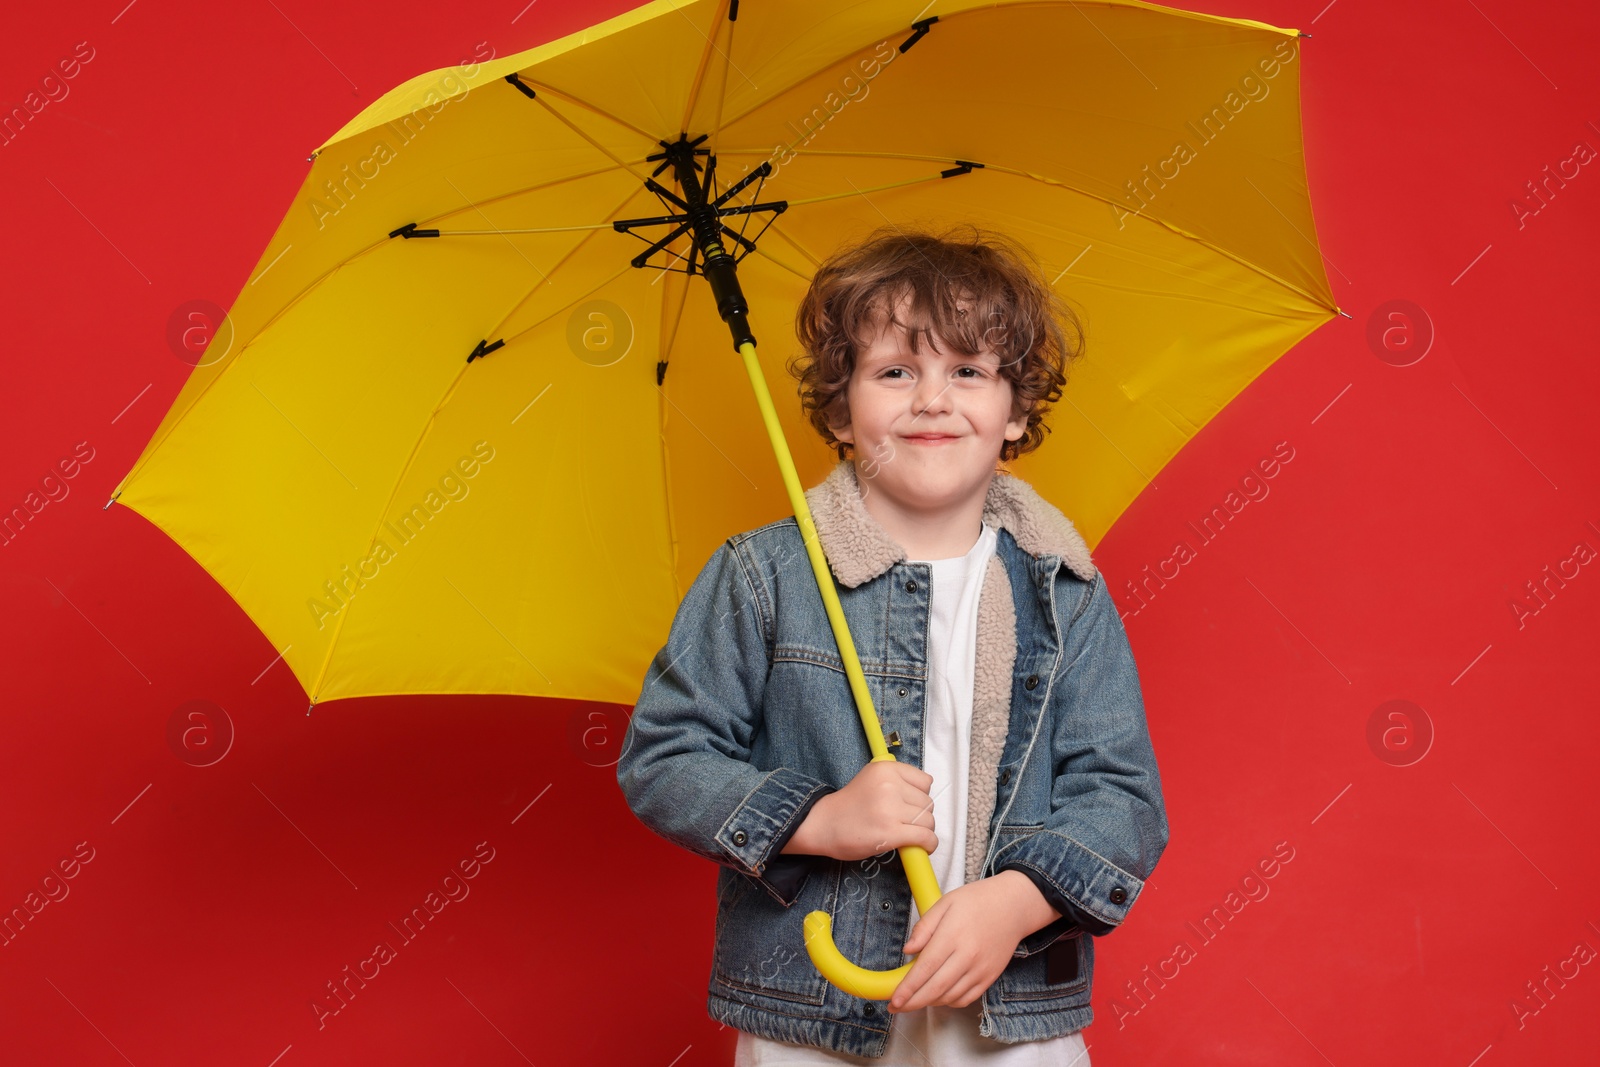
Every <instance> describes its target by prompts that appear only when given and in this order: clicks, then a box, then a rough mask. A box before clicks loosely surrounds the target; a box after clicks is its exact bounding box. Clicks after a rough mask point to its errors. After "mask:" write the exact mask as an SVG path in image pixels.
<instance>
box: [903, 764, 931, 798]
mask: <svg viewBox="0 0 1600 1067" xmlns="http://www.w3.org/2000/svg"><path fill="white" fill-rule="evenodd" d="M895 766H897V767H899V768H900V777H901V778H902V779H904V780H905V781H907V782H909V783H910V784H911V785H912V786H913V787H915V788H916V789H918V790H920V791H921V792H924V793H926V792H927V791H928V790H929V789H930V788H932V786H933V775H931V774H929V773H928V772H927V771H925V770H923V769H922V768H921V767H913V766H911V764H909V763H898V764H896V765H895Z"/></svg>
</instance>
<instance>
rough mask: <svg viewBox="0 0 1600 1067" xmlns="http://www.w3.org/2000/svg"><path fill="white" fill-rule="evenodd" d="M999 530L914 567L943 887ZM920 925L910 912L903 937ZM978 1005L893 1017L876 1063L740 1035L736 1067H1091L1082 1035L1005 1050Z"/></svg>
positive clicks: (954, 840)
mask: <svg viewBox="0 0 1600 1067" xmlns="http://www.w3.org/2000/svg"><path fill="white" fill-rule="evenodd" d="M995 536H996V535H995V531H994V529H993V528H992V527H991V526H990V525H989V524H988V523H984V524H983V531H982V533H980V534H979V535H978V540H977V542H976V543H975V544H974V545H973V546H972V548H971V549H969V550H968V551H967V553H966V554H965V555H962V556H955V557H953V558H951V559H934V560H911V561H908V562H920V563H927V564H929V566H930V567H931V569H932V574H931V577H930V581H931V583H932V586H933V588H932V593H931V597H932V599H931V601H930V614H929V618H928V665H929V672H928V673H929V679H928V717H927V724H926V725H927V731H926V738H925V743H924V746H923V756H922V769H923V770H925V771H927V772H928V773H929V774H931V775H932V776H933V787H932V796H933V825H934V831H935V833H936V834H937V836H938V838H939V847H938V848H936V849H934V850H933V852H932V853H931V854H930V855H929V857H928V858H929V859H930V860H931V861H932V862H933V873H934V874H935V875H937V876H938V879H939V888H940V889H941V890H942V891H943V892H945V893H948V892H950V891H951V890H953V889H955V888H956V887H958V886H960V885H962V884H963V883H965V881H966V860H965V857H966V851H967V845H966V841H967V767H968V757H969V751H970V741H971V736H972V686H973V677H974V674H975V672H976V666H977V656H978V597H979V594H980V593H981V592H982V590H983V579H984V573H985V571H986V569H987V568H988V565H989V559H990V557H991V556H993V555H994V551H995ZM918 918H919V914H918V910H917V906H916V904H915V903H913V904H912V905H911V921H910V923H909V924H908V925H907V926H906V937H907V938H908V939H909V938H910V937H911V928H912V927H913V926H915V925H916V922H917V919H918ZM980 1005H981V998H980V1000H974V1001H973V1002H972V1003H971V1004H969V1005H967V1006H966V1007H965V1008H956V1007H951V1006H949V1005H945V1004H930V1005H928V1006H927V1007H925V1008H923V1009H921V1010H920V1011H913V1012H902V1013H898V1014H895V1015H892V1016H891V1017H890V1018H891V1023H890V1029H889V1047H888V1048H887V1050H885V1052H884V1055H883V1056H881V1057H876V1058H874V1057H869V1056H851V1055H847V1054H844V1053H839V1052H834V1051H833V1050H831V1049H823V1048H818V1047H816V1046H815V1045H795V1044H790V1043H789V1042H787V1041H773V1040H770V1039H768V1038H764V1037H759V1036H757V1035H755V1034H752V1033H749V1032H748V1031H740V1033H739V1044H738V1049H737V1051H736V1052H735V1055H734V1067H837V1065H838V1064H856V1065H858V1067H965V1065H967V1064H983V1065H986V1067H1089V1056H1088V1051H1087V1049H1086V1048H1085V1047H1084V1042H1083V1034H1082V1033H1081V1032H1079V1033H1072V1034H1063V1035H1061V1036H1060V1037H1054V1038H1047V1039H1045V1040H1043V1041H1023V1042H1018V1043H1015V1044H1009V1045H1008V1044H1004V1043H1002V1042H999V1041H996V1040H994V1039H993V1038H989V1037H980V1036H978V1019H979V1015H980V1014H981V1007H980Z"/></svg>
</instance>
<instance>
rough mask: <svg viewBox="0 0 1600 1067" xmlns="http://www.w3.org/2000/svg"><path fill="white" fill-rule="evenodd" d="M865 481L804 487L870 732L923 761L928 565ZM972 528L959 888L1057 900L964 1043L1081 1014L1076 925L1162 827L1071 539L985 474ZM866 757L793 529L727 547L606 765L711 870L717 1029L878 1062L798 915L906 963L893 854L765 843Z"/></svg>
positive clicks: (1031, 501)
mask: <svg viewBox="0 0 1600 1067" xmlns="http://www.w3.org/2000/svg"><path fill="white" fill-rule="evenodd" d="M867 485H868V487H869V488H868V489H867V491H868V492H870V479H869V480H868V481H867ZM862 492H863V490H862V488H861V483H860V481H858V478H857V475H856V470H855V466H854V464H853V462H851V461H849V460H844V461H841V462H840V463H839V464H838V466H837V467H836V468H835V469H834V470H833V471H832V472H831V473H830V474H829V475H828V477H827V479H826V480H825V481H823V482H822V483H821V484H820V485H818V486H815V487H814V488H812V489H810V490H808V491H807V493H806V499H807V504H808V506H809V507H810V509H811V512H812V519H813V521H814V523H815V524H816V527H817V535H818V538H819V539H820V541H821V544H822V548H823V551H824V554H825V555H826V556H827V559H828V562H829V566H830V568H831V569H832V572H833V577H834V578H835V579H836V582H837V585H838V587H839V599H840V604H841V606H842V608H843V609H844V614H845V618H846V620H847V621H848V623H849V627H850V633H851V636H852V638H853V639H854V642H855V645H856V651H857V654H858V656H859V657H860V660H861V665H862V669H863V671H864V673H865V676H866V680H867V684H868V687H869V689H870V691H871V693H872V699H873V701H874V704H875V706H876V710H877V714H878V717H879V721H880V723H881V725H882V728H883V732H884V736H885V739H886V740H887V742H888V744H889V745H890V750H891V751H892V752H893V753H894V755H895V757H896V758H897V759H900V760H904V761H907V762H909V763H911V764H912V765H914V766H918V767H920V766H921V765H922V746H923V739H924V736H925V729H924V716H925V714H926V707H927V700H928V683H929V673H928V663H927V649H928V617H929V593H930V587H929V579H930V573H931V570H932V568H931V567H929V565H928V564H927V563H912V562H907V555H906V552H905V550H904V549H903V548H902V547H901V546H900V545H899V544H897V543H896V542H895V541H894V539H893V538H892V537H891V536H890V535H889V534H888V532H887V531H886V530H884V528H883V527H882V526H881V525H880V524H879V523H878V522H877V521H876V520H875V519H874V518H873V517H872V516H871V514H870V513H869V512H868V511H867V510H866V507H865V504H864V503H863V497H862ZM983 518H984V521H985V522H987V523H988V524H989V525H990V526H992V527H994V528H995V529H996V534H997V543H996V547H995V553H994V555H993V556H992V557H991V558H990V562H989V565H988V571H987V573H986V574H985V578H984V582H983V585H982V587H981V592H980V595H979V605H978V626H977V654H976V664H975V671H974V686H973V713H972V726H971V730H972V741H971V763H970V773H969V793H968V800H967V819H968V821H967V827H968V829H967V841H968V849H967V854H966V855H965V856H964V857H962V859H963V860H964V864H965V867H964V870H965V874H966V880H967V881H976V880H977V879H978V878H981V877H987V876H989V875H991V874H993V873H995V872H998V871H1002V870H1016V871H1020V872H1021V873H1023V874H1025V875H1027V876H1028V877H1029V878H1030V879H1031V880H1032V881H1033V883H1034V884H1035V885H1036V886H1037V887H1038V889H1039V891H1040V892H1041V893H1042V894H1043V896H1044V897H1045V899H1046V900H1047V901H1049V903H1050V904H1051V906H1052V907H1054V908H1055V909H1056V910H1058V911H1059V912H1061V918H1059V919H1057V920H1055V921H1053V922H1051V923H1050V924H1049V925H1048V926H1045V927H1044V928H1043V929H1041V930H1038V931H1037V932H1035V933H1033V934H1031V935H1029V936H1028V937H1026V938H1024V939H1023V940H1022V942H1021V943H1020V944H1019V945H1018V946H1017V947H1016V949H1015V951H1014V952H1013V954H1012V959H1011V961H1010V963H1009V964H1008V965H1007V966H1006V969H1005V970H1004V971H1003V972H1002V973H1001V975H1000V976H999V978H997V979H996V980H995V981H994V983H993V984H992V985H990V987H989V988H988V989H987V990H985V992H984V993H983V997H982V1001H981V1004H982V1007H981V1015H980V1023H979V1033H980V1034H981V1035H982V1036H985V1037H992V1038H994V1039H995V1040H998V1041H1002V1042H1017V1041H1030V1040H1038V1039H1042V1038H1047V1037H1054V1036H1056V1035H1059V1034H1064V1033H1070V1032H1072V1031H1075V1030H1080V1029H1082V1028H1083V1027H1085V1026H1087V1025H1088V1024H1089V1023H1090V1022H1091V1021H1092V1019H1093V1013H1092V1011H1091V1009H1090V1005H1089V995H1090V985H1091V979H1092V974H1093V965H1094V942H1093V938H1094V937H1097V936H1099V935H1102V934H1106V933H1109V932H1110V931H1112V930H1114V929H1115V928H1116V927H1117V926H1119V925H1120V924H1121V923H1122V922H1123V920H1124V919H1125V918H1126V917H1127V914H1128V909H1129V908H1131V907H1133V903H1134V901H1135V900H1137V899H1138V897H1139V894H1140V892H1141V891H1142V890H1143V889H1144V882H1145V879H1146V878H1148V877H1149V876H1150V873H1151V871H1152V870H1153V869H1154V868H1155V865H1156V861H1157V860H1158V859H1159V858H1160V856H1161V853H1162V851H1163V850H1164V849H1165V848H1166V844H1167V817H1166V808H1165V805H1164V803H1163V801H1162V795H1161V782H1160V777H1159V774H1158V771H1157V768H1156V762H1155V754H1154V751H1153V749H1152V747H1151V743H1150V735H1149V732H1148V730H1147V728H1146V725H1145V717H1144V704H1143V700H1142V697H1141V693H1140V688H1139V678H1138V672H1137V669H1136V667H1135V665H1134V661H1133V656H1132V653H1131V651H1130V648H1129V645H1128V639H1127V635H1126V633H1125V632H1124V630H1123V627H1122V622H1121V619H1120V618H1119V616H1118V613H1117V610H1116V607H1115V605H1114V604H1113V603H1112V600H1111V597H1110V594H1109V593H1108V591H1107V589H1106V586H1105V582H1104V580H1103V578H1102V577H1101V576H1100V574H1099V573H1098V571H1097V570H1096V568H1095V566H1094V564H1093V562H1092V561H1091V560H1090V556H1089V550H1088V547H1087V545H1086V544H1085V543H1084V541H1083V539H1082V538H1081V537H1080V536H1079V534H1078V532H1077V531H1076V529H1074V527H1073V525H1072V523H1071V522H1070V521H1069V520H1068V519H1067V518H1066V516H1064V515H1062V513H1061V512H1060V511H1058V510H1057V509H1056V508H1055V507H1054V506H1052V505H1051V504H1049V503H1048V502H1047V501H1045V500H1044V498H1043V497H1041V496H1040V495H1039V494H1038V493H1037V491H1035V490H1034V489H1033V488H1032V487H1031V486H1030V485H1028V483H1027V482H1025V481H1023V480H1022V479H1020V478H1018V477H1016V476H1014V475H1011V474H1009V473H1006V472H1004V471H997V472H996V473H995V475H994V479H993V481H992V482H991V484H990V488H989V491H988V496H987V497H986V499H985V503H984V511H983ZM870 758H871V753H870V751H869V750H868V748H867V741H866V736H865V734H864V732H863V730H862V728H861V721H860V718H859V717H858V714H857V712H856V709H855V704H854V701H853V699H852V696H851V692H850V687H849V682H848V680H847V678H846V675H845V671H844V666H843V661H842V660H841V658H840V656H839V650H838V645H837V644H836V643H835V640H834V636H833V631H832V629H831V628H830V626H829V624H828V618H827V613H826V611H825V609H824V607H823V601H822V596H821V594H820V593H819V592H818V590H817V584H816V578H815V576H814V574H813V572H812V570H811V566H810V562H809V559H808V557H807V554H806V550H805V545H804V542H803V539H802V535H801V532H800V528H799V525H798V523H797V522H796V520H795V518H794V517H793V516H789V517H787V518H784V519H781V520H779V521H777V522H773V523H769V524H768V525H766V526H762V527H760V528H759V529H755V530H750V531H748V532H746V533H741V534H738V535H736V536H734V537H731V538H729V539H728V540H727V541H725V542H724V543H723V544H722V545H720V546H719V547H718V548H717V550H716V551H715V552H714V553H713V554H712V556H711V559H710V560H709V561H708V562H707V563H706V565H705V567H704V569H702V570H701V572H700V574H699V576H698V577H697V578H696V579H695V581H694V583H693V585H692V586H691V587H690V589H689V591H688V593H687V594H686V595H685V597H684V599H683V601H682V603H681V604H680V605H679V607H678V611H677V614H676V616H675V618H674V619H673V623H672V627H671V630H670V632H669V635H668V638H667V643H666V645H665V647H663V648H662V649H661V651H660V652H659V653H658V654H657V655H656V657H655V659H654V660H653V661H652V662H651V664H650V666H649V669H648V671H647V672H646V674H645V679H644V685H643V689H642V691H641V692H640V694H639V700H638V702H637V704H636V705H635V706H634V710H633V715H632V720H631V722H630V724H629V727H628V731H627V735H626V737H625V738H624V741H623V755H622V757H621V758H620V759H619V761H618V763H617V780H618V782H619V784H620V785H621V787H622V791H623V793H624V795H625V796H626V798H627V802H628V805H629V806H630V807H631V808H632V810H633V811H634V813H635V814H636V815H637V816H638V817H639V819H640V820H641V821H642V822H643V823H644V824H645V825H646V826H647V827H649V828H650V829H651V830H653V831H655V832H656V833H657V834H659V835H661V836H662V837H664V838H666V839H667V840H669V841H672V842H673V843H675V844H677V845H679V846H681V847H683V848H685V849H688V850H689V851H691V852H693V853H695V854H696V855H698V856H703V857H705V858H706V859H708V860H711V861H713V862H715V863H717V864H718V865H719V870H718V877H717V914H716V939H715V946H714V950H713V960H712V971H711V976H710V983H709V990H708V1000H707V1008H708V1011H709V1013H710V1014H711V1016H712V1017H713V1018H716V1019H718V1020H720V1021H722V1022H725V1023H727V1024H728V1025H731V1026H735V1027H737V1028H739V1029H741V1030H746V1031H749V1032H751V1033H755V1034H759V1035H761V1036H763V1037H767V1038H771V1039H774V1040H779V1041H789V1042H793V1043H796V1044H805V1045H815V1046H821V1047H824V1048H830V1049H834V1050H836V1051H839V1052H844V1053H849V1054H852V1055H856V1056H867V1057H873V1056H882V1055H883V1054H884V1050H885V1048H886V1045H887V1042H888V1036H889V1027H890V1024H891V1021H892V1019H893V1017H892V1016H891V1015H890V1014H889V1013H888V1011H887V1010H886V1008H885V1003H886V1002H882V1001H879V1002H874V1001H868V1000H864V999H861V998H859V997H854V996H851V995H849V994H846V993H844V992H842V991H841V990H839V989H837V988H836V987H834V986H833V985H832V984H830V983H829V982H827V981H826V980H825V979H824V978H823V977H822V976H821V975H820V974H819V973H818V972H817V970H816V968H815V967H814V966H813V965H812V963H811V959H810V957H809V956H808V955H807V954H806V950H805V939H804V935H803V932H802V926H801V924H802V921H803V919H804V918H805V916H806V914H807V913H808V912H810V911H813V910H816V909H819V908H820V909H822V910H824V911H827V912H829V913H830V914H831V915H832V916H833V931H834V939H835V942H836V943H837V944H838V945H839V947H840V949H841V950H842V951H843V952H844V953H845V955H846V956H848V957H850V958H851V959H853V960H854V961H855V962H856V963H858V964H860V965H861V966H863V967H868V968H871V969H874V970H885V969H889V968H893V967H898V966H900V965H901V964H903V963H906V962H908V960H909V959H910V957H908V956H907V955H906V954H905V953H903V952H902V951H901V948H902V946H903V944H904V942H905V938H906V936H907V933H908V927H909V923H910V918H911V908H912V903H913V902H912V898H911V890H910V887H909V886H908V885H907V883H906V878H905V873H904V869H903V867H902V866H901V863H900V859H899V855H898V853H897V852H896V851H894V850H890V851H888V852H885V853H883V854H882V855H879V856H876V857H872V858H870V859H867V860H862V861H858V862H845V861H841V860H836V859H833V858H831V857H826V856H807V855H795V854H789V855H780V850H781V849H782V848H783V847H784V845H785V844H786V843H787V842H788V840H789V838H790V837H791V836H793V834H794V831H795V830H796V829H797V828H798V827H799V824H800V822H801V821H802V820H803V819H804V818H805V816H806V814H807V813H808V812H809V810H810V808H811V805H812V804H814V803H815V802H816V801H817V799H818V798H819V797H821V796H824V795H826V794H827V793H829V792H832V791H834V790H836V789H839V788H842V787H843V786H844V785H846V784H847V783H848V782H849V781H850V780H851V779H852V778H853V777H855V775H856V773H857V772H858V771H860V770H861V768H862V767H864V766H866V764H867V761H868V760H869V759H870ZM935 788H937V784H935ZM936 830H937V828H936ZM947 888H954V887H947ZM1086 934H1087V935H1089V936H1085V935H1086Z"/></svg>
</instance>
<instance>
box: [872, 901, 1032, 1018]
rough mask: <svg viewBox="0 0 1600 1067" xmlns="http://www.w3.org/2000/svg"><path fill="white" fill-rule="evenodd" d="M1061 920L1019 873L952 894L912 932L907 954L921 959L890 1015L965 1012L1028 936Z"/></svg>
mask: <svg viewBox="0 0 1600 1067" xmlns="http://www.w3.org/2000/svg"><path fill="white" fill-rule="evenodd" d="M1059 915H1060V912H1058V911H1056V910H1055V909H1054V908H1052V907H1050V905H1049V904H1048V903H1046V902H1045V899H1044V897H1043V896H1041V895H1040V894H1039V890H1038V889H1037V888H1035V887H1034V884H1033V882H1032V881H1031V880H1030V879H1029V878H1028V877H1027V876H1026V875H1024V874H1022V873H1020V872H1018V871H1001V872H1000V873H999V874H997V875H994V876H993V877H990V878H981V879H979V880H978V881H976V882H968V883H967V884H965V885H963V886H959V887H958V888H956V889H953V890H951V891H950V892H948V893H946V894H944V895H943V896H941V897H940V898H939V900H938V903H936V904H934V906H933V907H931V908H929V909H928V913H927V914H926V915H923V916H922V917H921V918H919V919H918V920H917V924H916V926H914V927H913V928H912V930H911V937H910V939H909V940H908V941H906V945H905V951H906V952H907V953H908V954H911V955H915V956H916V957H917V959H916V962H915V963H913V964H912V965H911V970H910V971H909V972H907V974H906V976H905V978H904V979H903V980H902V981H901V982H900V985H899V987H898V988H897V989H896V990H895V992H894V996H893V998H892V999H890V1001H889V1010H890V1011H891V1012H904V1011H917V1010H918V1009H921V1008H925V1007H927V1006H928V1005H930V1004H949V1005H953V1006H955V1007H958V1008H964V1007H966V1006H967V1005H968V1004H971V1003H972V1002H973V1001H974V1000H977V999H978V997H980V996H982V995H983V991H984V990H985V989H988V988H989V986H990V985H991V984H993V982H994V980H995V979H996V978H999V977H1000V972H1001V971H1004V970H1005V969H1006V964H1008V963H1010V962H1011V955H1012V953H1013V952H1015V951H1016V949H1017V945H1018V944H1019V943H1020V942H1021V941H1022V939H1023V938H1024V937H1027V936H1028V935H1029V934H1031V933H1033V932H1034V931H1035V930H1039V929H1041V928H1043V927H1044V926H1047V925H1048V924H1049V923H1050V922H1052V921H1054V919H1055V918H1056V917H1058V916H1059ZM1035 920H1038V921H1035ZM1030 924H1031V925H1030Z"/></svg>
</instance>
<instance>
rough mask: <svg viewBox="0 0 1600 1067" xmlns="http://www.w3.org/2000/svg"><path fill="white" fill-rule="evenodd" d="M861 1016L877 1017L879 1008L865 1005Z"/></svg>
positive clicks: (874, 1005)
mask: <svg viewBox="0 0 1600 1067" xmlns="http://www.w3.org/2000/svg"><path fill="white" fill-rule="evenodd" d="M861 1014H862V1015H876V1014H878V1006H877V1005H876V1004H865V1005H863V1006H862V1008H861Z"/></svg>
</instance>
